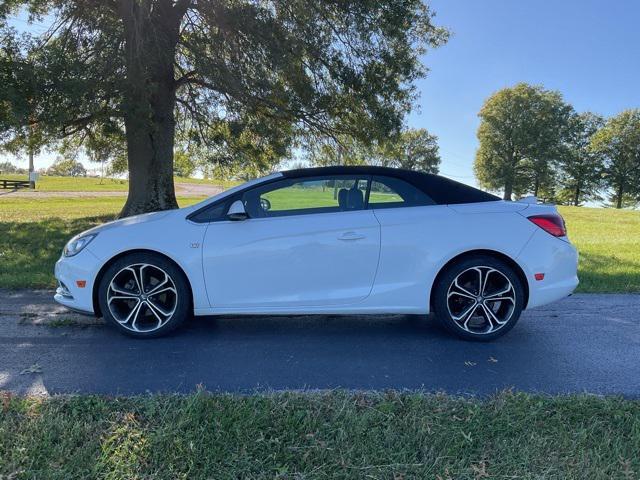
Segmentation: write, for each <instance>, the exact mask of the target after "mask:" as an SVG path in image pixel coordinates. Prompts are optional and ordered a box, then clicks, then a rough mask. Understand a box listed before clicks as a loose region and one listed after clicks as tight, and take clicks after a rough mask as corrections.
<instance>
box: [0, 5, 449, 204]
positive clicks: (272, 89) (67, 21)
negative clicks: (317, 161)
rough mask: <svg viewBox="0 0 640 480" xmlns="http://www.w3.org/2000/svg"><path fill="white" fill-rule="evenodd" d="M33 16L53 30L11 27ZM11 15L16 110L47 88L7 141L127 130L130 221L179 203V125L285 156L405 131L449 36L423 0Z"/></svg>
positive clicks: (8, 75) (8, 33) (209, 139)
mask: <svg viewBox="0 0 640 480" xmlns="http://www.w3.org/2000/svg"><path fill="white" fill-rule="evenodd" d="M21 9H23V10H24V9H26V10H27V11H28V12H29V14H30V15H31V17H32V18H36V19H40V20H42V21H48V20H49V19H51V28H49V30H48V31H47V32H46V33H44V34H42V35H39V36H36V37H27V38H23V37H19V35H18V34H17V33H16V32H15V31H12V30H11V29H10V28H8V27H7V26H6V19H7V18H8V17H9V16H10V15H15V14H17V13H18V12H19V11H20V10H21ZM0 19H2V22H3V23H4V26H3V27H2V35H3V36H4V37H6V38H8V39H10V40H11V42H12V43H13V44H18V47H17V48H15V49H14V50H13V51H12V53H13V56H12V57H11V58H10V60H9V61H7V62H5V68H4V72H3V75H4V76H3V79H5V80H7V81H8V83H6V84H5V85H8V88H10V89H12V91H14V92H15V95H14V98H12V99H11V101H12V102H13V103H12V104H11V106H10V107H9V108H13V109H15V108H18V107H20V105H22V103H21V102H22V100H21V95H20V91H21V89H23V87H24V85H25V84H26V83H28V82H31V83H32V84H33V83H35V88H31V89H29V94H30V95H33V96H32V97H31V99H33V102H32V103H30V104H29V108H28V109H27V110H28V114H24V115H21V114H16V115H12V118H13V119H14V120H16V121H13V122H9V124H8V126H6V125H5V126H3V127H4V133H5V134H6V132H7V131H17V130H18V129H20V128H24V125H27V124H29V125H33V126H37V128H38V129H39V130H40V131H46V132H48V133H49V134H50V135H52V136H54V137H55V136H56V135H63V136H69V135H76V134H79V133H81V132H82V131H83V130H84V129H86V128H91V127H96V126H101V127H102V126H104V127H106V128H107V130H113V129H119V130H121V131H122V132H123V134H124V136H125V138H126V146H127V156H128V166H129V179H130V182H129V196H128V199H127V202H126V205H125V207H124V210H123V212H122V214H123V215H130V214H135V213H140V212H146V211H152V210H161V209H169V208H174V207H176V200H175V193H174V188H173V178H172V173H173V155H174V142H175V140H174V139H175V135H176V129H184V130H185V131H187V130H188V131H190V132H195V135H196V136H197V137H198V138H197V140H198V142H200V143H201V144H202V145H211V146H215V145H216V142H220V141H221V140H220V136H219V135H216V133H217V134H219V133H220V132H230V135H232V136H235V137H240V136H242V135H244V136H245V138H252V139H257V141H258V142H259V143H261V144H265V143H268V144H272V145H275V146H276V147H275V148H281V147H282V146H283V145H290V144H291V142H292V141H293V140H294V139H295V138H297V137H298V136H299V135H301V134H304V133H308V132H316V133H318V132H319V133H321V134H323V135H329V136H338V135H344V134H350V135H354V136H356V137H358V138H362V139H365V138H384V137H385V136H387V135H389V134H392V133H394V132H397V131H398V130H399V129H400V127H401V125H402V119H403V116H404V115H405V114H406V113H407V112H408V111H409V110H410V108H411V105H412V102H413V100H414V96H415V90H414V87H413V82H414V80H415V79H417V78H418V77H421V76H423V75H424V74H425V73H426V69H425V67H424V66H423V65H422V64H421V63H420V56H421V55H422V54H423V53H424V51H425V49H426V48H427V47H435V46H438V45H440V44H442V43H443V42H444V41H446V38H447V32H446V31H445V30H443V29H441V28H437V27H435V26H434V25H433V23H432V13H431V12H430V10H429V8H428V7H427V6H426V5H424V4H423V3H422V1H421V0H389V1H385V2H380V1H377V0H327V1H321V2H309V1H306V0H104V1H98V0H5V1H4V2H3V3H2V4H1V5H0ZM2 48H3V49H4V46H3V47H2ZM5 57H6V55H5ZM18 67H19V68H18ZM14 68H17V70H18V71H22V70H28V71H29V72H30V76H29V77H28V82H27V80H26V79H25V76H24V75H15V74H13V73H12V72H13V69H14Z"/></svg>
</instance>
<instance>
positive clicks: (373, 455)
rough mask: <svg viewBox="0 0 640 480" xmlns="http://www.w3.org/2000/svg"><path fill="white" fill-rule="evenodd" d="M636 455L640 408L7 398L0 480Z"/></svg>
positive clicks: (578, 403) (626, 469)
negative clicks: (1, 479)
mask: <svg viewBox="0 0 640 480" xmlns="http://www.w3.org/2000/svg"><path fill="white" fill-rule="evenodd" d="M638 452H640V402H639V401H637V400H625V399H621V398H598V397H592V396H572V397H554V398H552V397H542V396H530V395H526V394H512V393H502V394H499V395H497V396H495V397H493V398H490V399H486V400H473V399H460V398H453V397H446V396H444V395H422V394H397V393H393V392H387V393H385V394H348V393H344V392H330V393H325V394H300V393H285V394H273V395H252V396H231V395H209V394H206V393H203V392H200V393H197V394H194V395H190V396H146V397H133V398H109V397H94V396H82V397H54V398H51V399H36V398H9V397H7V398H5V401H4V408H3V410H2V411H1V413H0V478H19V479H23V478H24V479H31V478H34V479H35V478H38V479H40V478H43V479H55V478H58V479H65V480H67V479H75V478H77V479H85V478H100V479H121V478H122V479H124V478H127V479H131V478H140V479H142V478H147V479H151V478H153V479H205V478H215V479H236V478H242V479H262V478H264V479H292V480H293V479H327V478H341V479H367V478H372V479H443V480H444V479H448V480H453V479H469V480H471V479H482V478H505V479H506V478H540V479H542V478H544V479H580V480H583V479H589V480H599V479H602V480H605V479H607V480H608V479H629V480H631V479H637V478H638V477H639V476H640V455H638ZM3 475H4V477H3ZM12 475H13V476H12Z"/></svg>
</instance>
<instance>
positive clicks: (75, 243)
mask: <svg viewBox="0 0 640 480" xmlns="http://www.w3.org/2000/svg"><path fill="white" fill-rule="evenodd" d="M96 235H98V234H97V233H90V234H88V235H78V236H76V237H73V238H72V239H71V240H69V242H68V243H67V244H66V245H65V246H64V250H63V251H62V254H63V255H64V256H65V257H73V256H74V255H77V254H79V253H80V252H81V251H82V249H83V248H84V247H86V246H87V245H89V243H91V240H93V239H94V238H96Z"/></svg>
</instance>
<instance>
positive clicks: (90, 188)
mask: <svg viewBox="0 0 640 480" xmlns="http://www.w3.org/2000/svg"><path fill="white" fill-rule="evenodd" d="M0 179H6V180H27V176H26V175H14V174H11V175H0ZM174 182H176V183H196V184H209V185H220V186H223V187H224V188H230V187H232V186H235V185H237V184H238V183H239V182H236V181H229V180H205V179H202V178H183V177H174ZM128 188H129V182H128V181H127V180H121V179H117V178H104V179H101V178H92V177H50V176H46V175H41V176H40V178H39V179H38V181H37V182H36V190H38V191H42V192H126V191H127V190H128Z"/></svg>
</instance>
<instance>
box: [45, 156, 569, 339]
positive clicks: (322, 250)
mask: <svg viewBox="0 0 640 480" xmlns="http://www.w3.org/2000/svg"><path fill="white" fill-rule="evenodd" d="M577 259H578V256H577V252H576V249H575V248H574V247H573V246H572V245H571V243H569V240H568V238H567V234H566V231H565V226H564V222H563V220H562V217H560V215H559V214H558V213H557V211H556V208H555V207H554V206H550V205H539V204H536V203H535V202H505V201H502V200H500V199H499V198H497V197H495V196H493V195H490V194H488V193H485V192H482V191H480V190H477V189H474V188H471V187H469V186H466V185H463V184H460V183H457V182H454V181H451V180H448V179H446V178H443V177H439V176H436V175H429V174H424V173H417V172H411V171H406V170H398V169H390V168H381V167H326V168H309V169H301V170H293V171H286V172H281V173H276V174H273V175H269V176H267V177H264V178H261V179H258V180H254V181H251V182H248V183H245V184H244V185H240V186H238V187H235V188H233V189H231V190H228V191H225V192H223V193H221V194H219V195H216V196H214V197H212V198H210V199H207V200H205V201H203V202H201V203H199V204H196V205H193V206H191V207H187V208H182V209H179V210H172V211H164V212H158V213H150V214H146V215H139V216H135V217H131V218H125V219H122V220H118V221H115V222H111V223H107V224H104V225H101V226H99V227H96V228H93V229H91V230H88V231H86V232H83V233H81V234H80V235H78V236H76V237H74V238H73V239H71V240H70V241H69V243H68V244H67V245H66V246H65V248H64V251H63V253H62V257H61V258H60V260H59V261H58V262H57V263H56V267H55V276H56V278H57V280H58V282H59V287H58V289H57V291H56V295H55V299H56V300H57V301H58V302H59V303H61V304H63V305H65V306H67V307H69V308H71V309H74V310H78V311H82V312H86V313H91V314H95V315H102V316H103V317H104V318H106V319H107V320H108V322H109V323H111V324H113V325H114V326H115V327H116V328H118V329H119V330H120V331H121V332H123V333H126V334H128V335H132V336H135V337H157V336H160V335H163V334H165V333H167V332H169V331H171V330H173V329H174V328H176V327H178V326H179V325H180V324H181V323H183V322H184V321H185V320H186V319H188V318H189V317H190V316H191V315H192V314H194V315H218V314H252V315H253V314H268V315H287V314H327V313H332V314H355V313H357V314H368V313H369V314H373V313H375V314H380V313H404V314H427V313H429V312H433V313H434V314H435V316H436V317H437V318H438V319H439V320H440V322H442V324H443V325H444V327H446V328H447V329H448V330H449V331H451V332H452V333H454V334H456V335H458V336H460V337H462V338H464V339H469V340H491V339H494V338H496V337H499V336H501V335H503V334H505V333H506V332H507V331H509V330H510V329H511V328H512V327H513V326H514V325H515V323H516V322H517V321H518V317H519V316H520V313H521V311H522V310H523V309H525V308H533V307H537V306H539V305H544V304H546V303H549V302H553V301H555V300H558V299H561V298H563V297H565V296H567V295H569V294H571V292H572V291H573V290H574V289H575V287H576V286H577V284H578V278H577V276H576V270H577Z"/></svg>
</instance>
